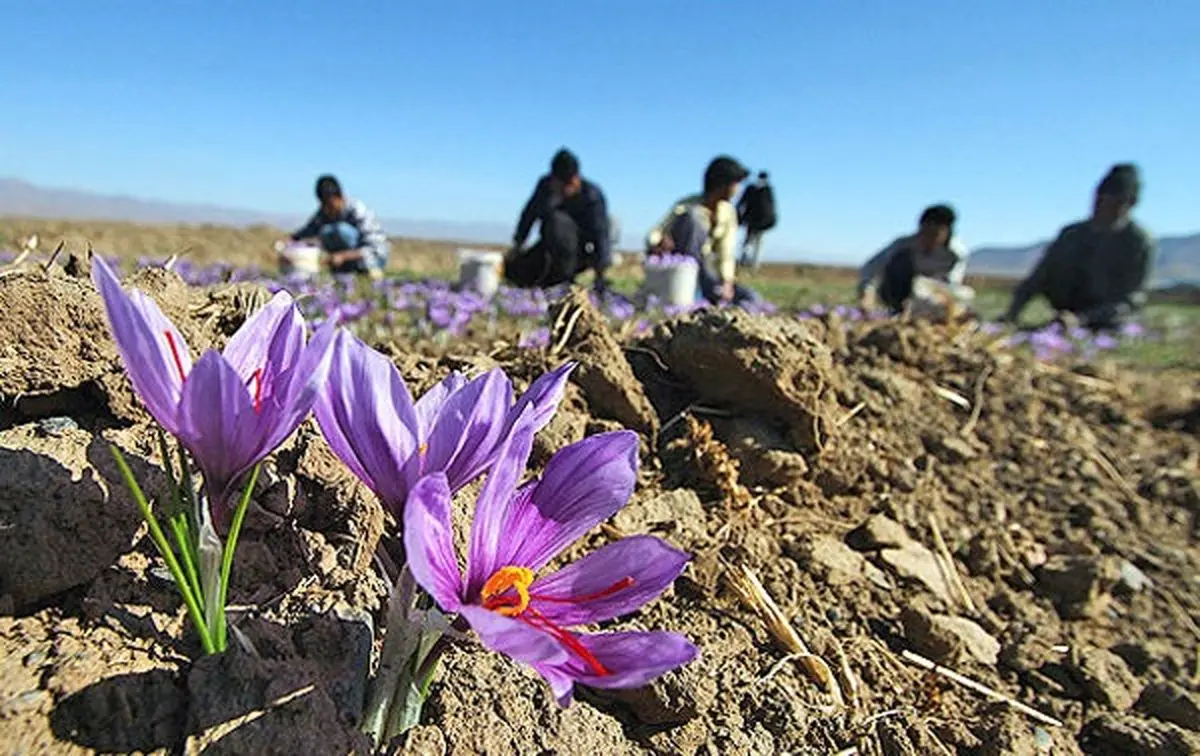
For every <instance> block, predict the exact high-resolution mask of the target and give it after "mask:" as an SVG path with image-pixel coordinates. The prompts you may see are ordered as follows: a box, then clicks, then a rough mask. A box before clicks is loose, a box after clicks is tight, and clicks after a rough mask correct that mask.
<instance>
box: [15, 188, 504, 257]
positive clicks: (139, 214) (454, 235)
mask: <svg viewBox="0 0 1200 756" xmlns="http://www.w3.org/2000/svg"><path fill="white" fill-rule="evenodd" d="M0 215H24V216H31V217H35V218H55V219H60V220H111V221H128V222H131V223H211V224H214V225H221V226H253V225H260V224H265V225H270V226H277V227H279V228H284V229H289V228H295V227H297V226H299V225H300V224H301V223H303V222H304V221H305V220H307V219H308V217H307V216H304V215H300V214H295V215H293V214H286V213H265V212H258V211H254V210H242V209H237V208H230V207H221V206H219V205H205V204H184V203H175V202H158V201H155V200H144V199H138V198H136V197H123V196H119V195H105V194H96V193H93V192H87V191H80V190H76V189H53V188H47V187H41V186H37V185H35V184H31V183H29V182H28V181H22V180H21V179H12V178H0ZM380 221H381V222H382V223H383V227H384V228H386V229H387V231H388V233H390V234H393V235H395V236H404V237H408V238H413V239H444V240H447V241H460V242H474V243H477V244H478V243H500V242H504V241H505V240H507V239H509V238H510V237H511V236H512V227H511V226H509V225H505V224H502V223H473V222H455V221H438V220H413V219H398V218H381V219H380Z"/></svg>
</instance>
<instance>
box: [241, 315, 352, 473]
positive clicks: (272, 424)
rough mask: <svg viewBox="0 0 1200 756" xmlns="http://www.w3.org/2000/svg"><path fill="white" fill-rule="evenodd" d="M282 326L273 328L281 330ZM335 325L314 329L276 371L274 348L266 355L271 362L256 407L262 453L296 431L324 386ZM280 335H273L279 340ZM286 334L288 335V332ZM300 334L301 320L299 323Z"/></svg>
mask: <svg viewBox="0 0 1200 756" xmlns="http://www.w3.org/2000/svg"><path fill="white" fill-rule="evenodd" d="M283 330H284V328H283V327H281V328H280V329H279V330H277V331H276V333H277V334H282V333H283ZM335 334H336V326H335V325H334V323H333V322H332V321H330V322H328V323H326V324H325V325H323V326H322V327H321V328H319V329H317V332H316V334H314V335H313V338H312V340H311V341H309V343H308V345H307V346H303V347H302V350H301V351H300V354H299V357H298V358H297V359H296V362H295V364H294V365H291V366H290V367H288V368H286V369H283V370H282V371H279V368H278V367H277V363H275V362H274V360H275V352H274V350H272V352H271V353H270V354H269V355H268V359H269V360H271V362H269V363H268V365H269V367H268V368H267V370H266V371H265V373H266V376H267V377H266V378H264V379H263V380H264V381H265V386H266V388H265V390H264V394H263V397H262V399H261V401H262V404H261V407H260V409H259V424H260V427H261V428H262V430H263V433H262V434H261V438H260V444H261V448H260V450H259V452H260V454H261V455H262V456H266V455H267V454H270V453H271V452H273V451H275V449H276V448H278V447H279V445H280V444H282V443H283V442H284V441H285V440H287V437H288V436H290V435H292V433H293V432H295V430H296V428H298V427H299V426H300V423H302V422H304V418H306V417H308V413H309V412H311V411H312V408H313V406H314V405H315V404H316V402H317V399H318V398H319V397H320V395H321V393H322V392H323V391H324V389H325V384H326V381H327V380H328V377H329V368H330V364H331V362H332V358H333V339H334V335H335ZM282 338H283V337H282V336H280V338H278V339H276V341H279V340H281V339H282ZM287 338H289V339H290V338H291V337H290V336H288V337H287ZM301 338H303V324H302V323H301Z"/></svg>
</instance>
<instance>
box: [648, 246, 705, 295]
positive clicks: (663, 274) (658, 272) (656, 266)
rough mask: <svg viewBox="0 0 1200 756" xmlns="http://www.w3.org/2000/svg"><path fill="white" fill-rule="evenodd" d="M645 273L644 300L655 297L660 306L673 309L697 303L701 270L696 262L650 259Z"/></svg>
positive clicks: (690, 260)
mask: <svg viewBox="0 0 1200 756" xmlns="http://www.w3.org/2000/svg"><path fill="white" fill-rule="evenodd" d="M645 271H646V281H645V283H644V284H643V285H642V296H643V298H645V299H649V298H650V297H654V298H655V299H657V300H658V302H659V304H661V305H664V306H673V307H686V306H687V305H690V304H693V303H694V302H695V301H696V282H697V280H698V278H699V274H700V269H699V267H697V265H696V261H695V260H692V259H690V258H688V259H684V260H679V261H674V260H672V261H661V262H660V261H654V260H653V259H648V260H647V261H646V264H645Z"/></svg>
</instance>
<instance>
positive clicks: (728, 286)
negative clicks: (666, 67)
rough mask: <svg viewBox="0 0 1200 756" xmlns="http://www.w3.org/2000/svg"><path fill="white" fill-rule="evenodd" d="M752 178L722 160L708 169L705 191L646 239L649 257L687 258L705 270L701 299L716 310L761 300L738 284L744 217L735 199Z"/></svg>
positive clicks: (737, 165) (670, 213) (688, 199)
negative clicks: (740, 227) (739, 233)
mask: <svg viewBox="0 0 1200 756" xmlns="http://www.w3.org/2000/svg"><path fill="white" fill-rule="evenodd" d="M748 175H749V171H747V170H746V169H745V168H744V167H743V166H742V165H741V163H739V162H737V161H736V160H734V159H733V158H731V157H726V156H721V157H718V158H716V159H714V160H713V161H712V162H711V163H709V164H708V168H707V170H705V172H704V189H703V192H702V193H700V194H694V195H690V196H688V197H684V198H683V199H681V200H679V201H678V202H676V203H675V204H674V205H673V206H672V207H671V209H670V210H669V211H668V212H667V214H666V215H665V216H663V218H662V220H660V221H659V222H658V224H657V225H656V226H655V227H654V228H652V229H651V230H650V233H649V234H647V236H646V248H647V254H650V255H655V254H668V253H673V254H677V255H687V256H689V257H691V258H693V259H695V260H696V262H697V263H698V264H699V269H700V272H699V286H700V296H701V297H702V298H703V299H705V300H707V301H708V302H709V303H710V304H727V303H733V304H744V303H748V302H756V301H758V299H759V297H758V295H757V294H756V293H755V292H754V291H752V290H751V289H749V288H748V287H746V286H743V285H741V284H738V283H737V282H736V280H735V279H736V276H737V231H738V214H737V209H736V208H735V207H734V206H733V201H732V200H733V198H734V196H736V195H737V192H738V187H739V186H740V185H741V183H742V182H743V181H745V179H746V177H747V176H748Z"/></svg>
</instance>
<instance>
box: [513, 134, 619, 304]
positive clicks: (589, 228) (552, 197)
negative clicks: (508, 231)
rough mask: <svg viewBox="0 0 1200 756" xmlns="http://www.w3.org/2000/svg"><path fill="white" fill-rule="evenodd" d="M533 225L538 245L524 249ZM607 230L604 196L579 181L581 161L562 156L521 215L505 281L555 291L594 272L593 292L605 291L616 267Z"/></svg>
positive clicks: (568, 154)
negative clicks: (550, 287)
mask: <svg viewBox="0 0 1200 756" xmlns="http://www.w3.org/2000/svg"><path fill="white" fill-rule="evenodd" d="M534 223H537V224H538V225H539V229H538V236H539V238H538V241H537V243H536V244H534V245H533V246H532V247H530V248H529V249H525V248H524V247H525V241H526V240H527V239H528V238H529V233H530V232H531V231H532V230H533V225H534ZM609 224H610V221H609V217H608V206H607V203H606V202H605V199H604V192H602V191H601V190H600V187H598V186H596V185H595V184H593V183H592V182H590V181H587V180H585V179H584V178H583V176H582V175H580V172H579V159H578V158H576V157H575V156H574V155H573V154H571V152H569V151H568V150H565V149H563V150H559V151H558V152H557V153H556V154H555V155H554V159H553V160H551V162H550V173H549V174H547V175H545V176H542V177H541V178H540V179H538V183H537V186H536V187H535V188H534V190H533V195H532V196H530V198H529V201H528V202H526V203H525V208H524V209H523V210H522V211H521V218H520V220H518V222H517V229H516V232H515V233H514V234H513V246H512V249H511V250H510V252H509V253H508V255H507V258H506V259H505V263H504V277H505V279H506V280H507V281H508V282H509V283H510V284H512V285H513V286H520V287H522V288H533V287H546V286H556V285H558V284H562V283H568V282H573V281H574V280H575V279H576V277H578V276H579V275H580V274H581V273H583V272H584V271H587V270H594V271H595V272H596V279H595V288H596V290H598V291H603V290H604V289H605V288H606V287H607V283H608V282H607V279H606V273H607V271H608V268H609V266H610V265H611V264H612V234H611V232H610V228H609Z"/></svg>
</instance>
